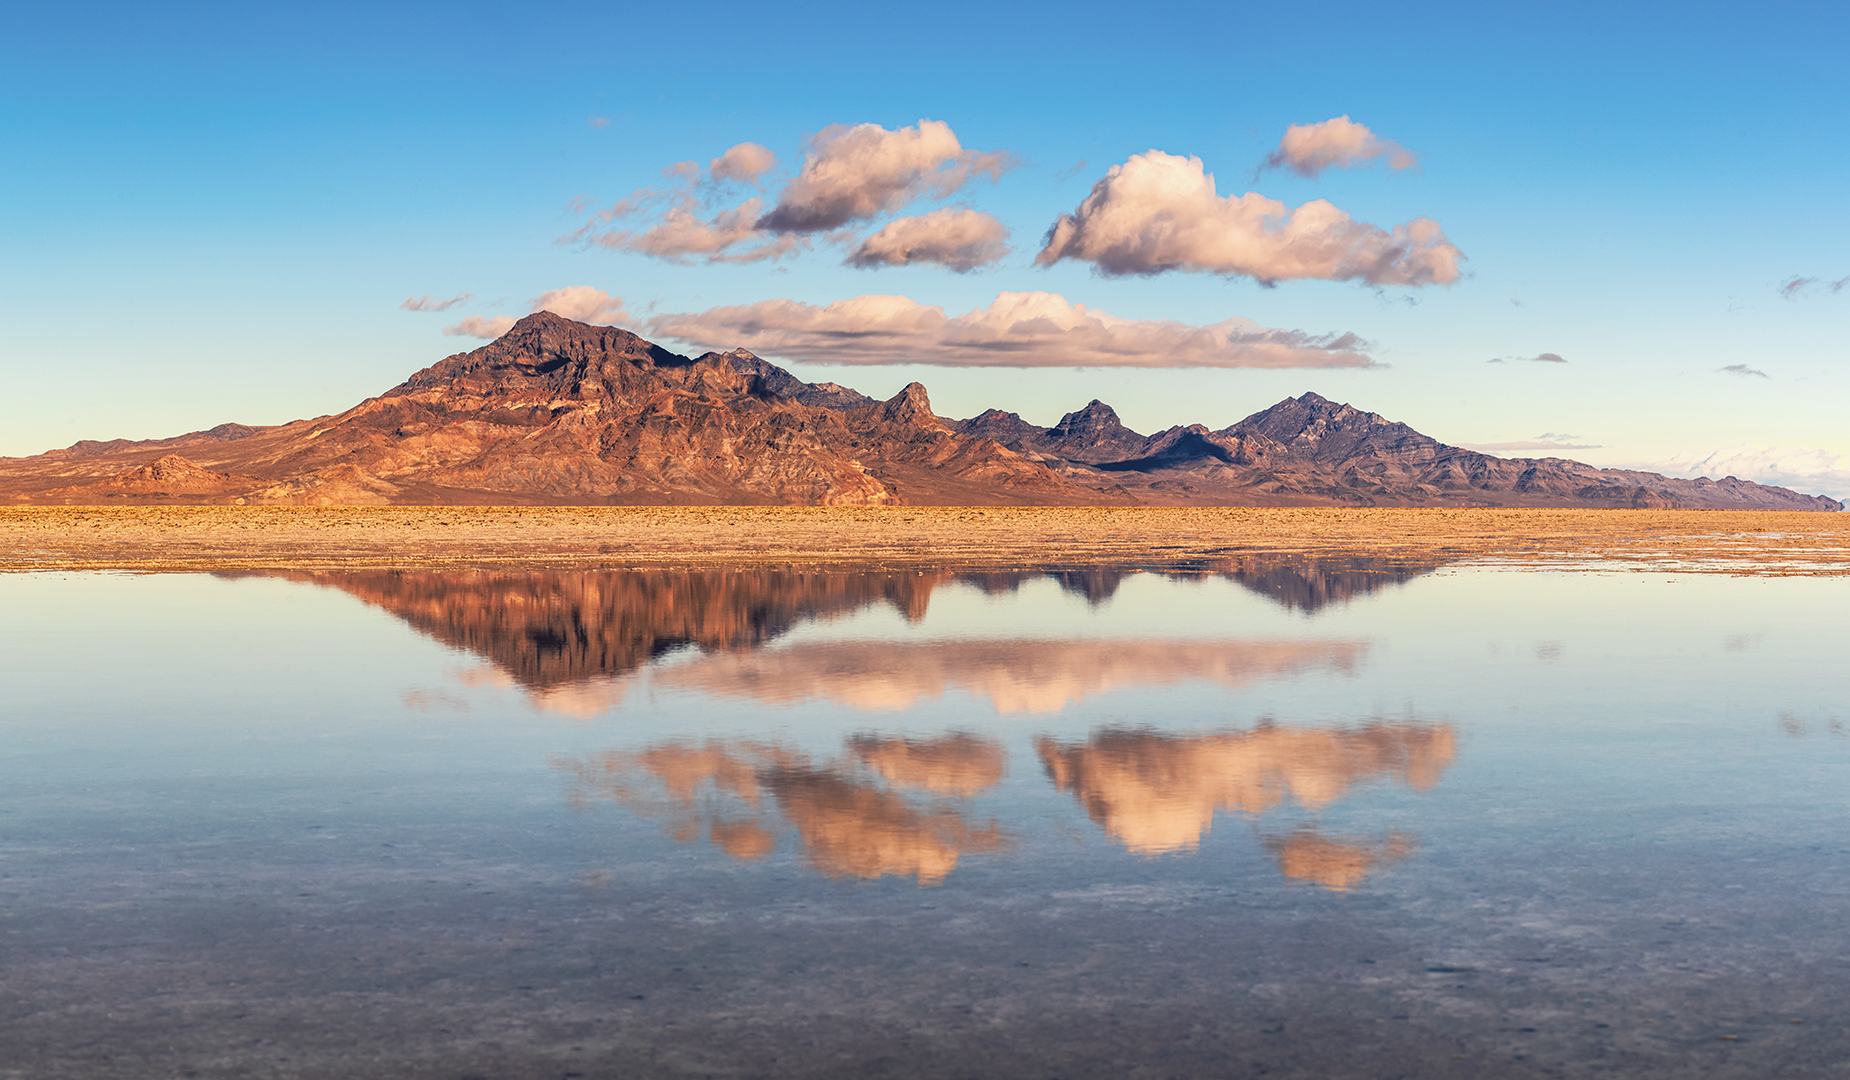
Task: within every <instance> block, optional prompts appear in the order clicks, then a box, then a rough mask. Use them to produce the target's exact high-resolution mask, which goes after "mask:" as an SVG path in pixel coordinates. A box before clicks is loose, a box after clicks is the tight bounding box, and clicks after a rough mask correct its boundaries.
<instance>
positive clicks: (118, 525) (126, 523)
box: [0, 506, 1850, 574]
mask: <svg viewBox="0 0 1850 1080" xmlns="http://www.w3.org/2000/svg"><path fill="white" fill-rule="evenodd" d="M1251 552H1271V553H1282V554H1295V555H1302V556H1305V557H1346V558H1357V557H1363V558H1369V559H1381V560H1388V561H1396V560H1415V561H1442V562H1467V563H1474V564H1482V565H1498V566H1507V567H1531V568H1552V569H1569V568H1573V567H1576V566H1584V565H1590V564H1592V563H1594V562H1598V563H1599V564H1600V565H1601V566H1602V567H1604V568H1606V569H1612V568H1615V567H1626V566H1629V567H1633V568H1637V569H1649V570H1668V569H1678V570H1684V571H1708V572H1725V573H1755V574H1842V573H1850V516H1846V515H1842V514H1822V513H1790V512H1773V511H1699V510H1450V509H1432V510H1425V509H1325V508H1314V509H1222V508H1213V509H1199V508H1148V507H1136V508H1118V507H1112V508H1103V507H1050V508H998V507H892V508H887V507H879V508H861V507H855V508H837V507H713V506H700V507H502V506H441V507H281V506H263V507H237V506H231V507H227V506H209V507H207V506H200V507H122V508H116V507H87V506H82V507H80V506H56V507H13V508H5V509H0V571H15V572H16V571H35V570H126V571H195V570H239V569H242V570H260V569H359V568H380V567H398V568H423V569H443V568H455V569H470V568H477V569H490V568H518V567H534V568H553V569H596V568H612V569H622V568H645V567H661V566H675V567H689V568H723V567H735V566H747V565H775V566H792V567H811V568H823V567H834V568H888V569H891V568H910V567H917V568H925V567H968V568H1001V567H1027V566H1035V567H1066V566H1073V567H1079V566H1101V565H1107V564H1111V565H1120V566H1122V565H1135V566H1148V567H1152V568H1164V567H1187V566H1191V565H1197V564H1202V563H1205V562H1212V561H1215V560H1220V559H1227V558H1234V557H1238V556H1239V555H1241V554H1242V553H1251Z"/></svg>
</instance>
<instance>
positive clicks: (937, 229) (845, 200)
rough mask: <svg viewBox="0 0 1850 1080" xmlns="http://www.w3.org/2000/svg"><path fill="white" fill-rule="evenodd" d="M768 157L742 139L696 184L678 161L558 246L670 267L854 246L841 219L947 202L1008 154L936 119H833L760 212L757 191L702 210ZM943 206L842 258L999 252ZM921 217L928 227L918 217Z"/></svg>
mask: <svg viewBox="0 0 1850 1080" xmlns="http://www.w3.org/2000/svg"><path fill="white" fill-rule="evenodd" d="M776 164H777V155H775V154H773V153H772V152H771V151H770V150H769V149H766V148H765V147H763V146H760V145H758V144H757V143H740V144H738V145H737V146H734V147H732V148H731V149H729V150H727V151H726V152H725V153H723V154H721V155H720V156H719V157H716V158H714V159H713V160H712V161H710V162H708V163H707V167H706V170H705V179H704V180H703V179H702V170H701V169H700V167H699V165H698V164H697V163H696V162H692V161H683V162H679V163H677V164H675V165H672V166H670V167H669V168H667V169H665V170H663V172H664V175H666V176H667V177H668V178H669V179H670V180H671V181H673V182H674V183H673V185H672V186H670V187H667V188H643V189H641V190H639V191H635V192H632V193H631V194H630V195H628V196H627V197H625V198H623V199H621V200H619V201H618V202H617V203H615V204H614V205H612V206H610V207H609V208H608V209H605V210H601V211H599V212H598V213H596V214H593V215H592V216H591V218H590V219H589V220H588V221H586V222H585V224H584V225H583V226H581V227H580V228H579V229H577V230H576V231H574V232H572V233H570V234H568V235H566V236H563V237H560V238H559V239H560V242H561V243H575V242H580V241H583V242H587V243H592V244H597V245H599V246H601V247H607V248H613V249H617V250H621V251H633V252H636V253H638V254H641V255H648V256H650V257H652V258H657V259H664V260H667V261H670V262H680V263H685V262H688V261H690V260H691V259H692V258H694V257H701V258H704V259H705V260H706V261H707V262H710V263H716V262H757V261H760V260H767V259H779V258H782V257H783V256H785V255H788V254H791V253H793V252H796V251H800V250H803V249H806V248H807V247H809V245H810V241H811V238H812V237H813V236H816V235H818V234H821V235H823V238H824V239H825V240H827V241H830V242H837V243H846V242H853V240H854V239H855V238H854V237H853V236H852V235H850V234H849V233H847V232H846V231H845V230H844V229H843V227H844V226H846V225H849V224H852V223H855V222H861V221H867V220H869V219H872V218H875V217H878V216H880V215H882V214H886V213H891V212H897V211H899V210H902V209H904V208H905V207H906V206H909V205H911V204H912V203H914V202H917V201H918V200H920V199H924V198H928V197H929V198H947V197H949V196H950V195H952V194H954V193H956V192H957V191H958V190H960V189H962V188H963V187H964V186H965V185H966V184H968V183H969V182H970V181H971V180H972V179H974V178H976V177H979V176H988V177H989V178H990V179H991V180H995V179H998V178H1000V176H1001V175H1002V173H1003V172H1004V171H1006V170H1007V169H1009V168H1012V167H1013V165H1014V160H1013V158H1011V157H1010V156H1009V155H1008V154H1006V153H990V152H985V151H980V150H966V149H964V147H963V145H962V144H961V143H960V142H958V140H957V135H956V133H954V132H953V131H951V127H950V125H949V124H946V123H944V122H942V121H937V120H921V121H919V122H918V125H917V126H916V127H907V128H900V129H898V130H896V131H888V130H887V129H886V128H883V127H881V126H880V125H878V124H855V125H852V126H847V125H840V124H837V125H835V126H833V127H830V128H827V129H826V130H824V131H823V132H821V133H820V134H818V135H817V136H815V137H814V138H813V139H811V140H810V142H809V149H808V152H807V153H805V155H804V157H803V165H802V168H801V169H800V170H799V171H798V173H797V175H796V176H795V177H794V178H793V179H791V180H790V181H789V182H788V183H786V184H785V185H784V186H783V187H782V189H780V190H779V191H778V192H777V193H776V195H775V197H774V198H772V199H770V200H768V204H769V209H767V208H766V207H767V199H766V198H765V197H763V196H753V197H752V198H749V199H746V200H745V201H744V202H742V203H739V204H738V205H736V206H733V207H731V208H729V209H724V210H720V211H718V212H717V213H714V212H713V211H712V209H711V205H710V204H711V203H712V201H713V200H714V199H715V197H716V193H717V191H718V190H719V189H720V188H722V187H723V186H725V185H728V184H751V185H753V186H757V187H762V186H763V184H762V181H763V178H764V176H765V174H766V173H767V172H769V171H770V170H771V169H772V168H773V167H775V165H776ZM656 207H665V208H664V209H660V211H659V213H657V214H656V215H655V219H654V221H653V222H651V223H645V224H644V226H643V227H641V228H636V229H611V230H609V231H606V232H599V231H598V230H599V229H600V228H601V227H602V226H604V225H605V224H607V223H609V222H611V221H614V220H616V219H618V218H626V217H631V216H634V215H636V214H638V213H641V212H642V211H644V210H647V209H651V208H656ZM950 213H951V212H949V211H939V212H934V214H927V215H924V218H922V219H917V220H914V221H913V223H912V224H910V225H907V224H906V223H905V222H904V221H900V222H894V223H892V225H890V226H889V227H888V230H889V231H890V230H893V229H894V228H895V227H898V231H897V232H889V231H883V233H882V234H881V236H880V237H875V238H869V239H868V240H867V241H865V242H863V247H862V249H861V250H857V251H856V252H855V253H854V254H852V255H850V256H849V262H850V263H851V264H852V265H856V266H894V265H902V264H905V263H909V262H931V263H940V264H942V265H946V266H950V267H952V268H953V269H969V268H970V267H973V266H977V265H983V264H984V263H985V262H990V261H994V258H996V257H999V256H998V255H995V254H993V253H994V252H995V251H996V250H997V244H999V243H1000V237H995V238H988V239H986V238H984V237H981V236H979V235H977V232H978V231H979V230H977V229H975V223H976V219H974V218H962V219H956V218H953V217H949V216H944V215H947V214H950ZM965 213H966V214H974V213H975V212H974V211H966V212H965ZM981 216H982V217H987V215H981ZM921 220H929V221H930V223H931V224H930V225H929V226H924V225H920V224H919V223H918V222H919V221H921ZM989 220H991V221H993V220H994V219H993V218H991V219H989ZM995 228H1000V225H999V223H998V224H997V225H996V226H995ZM958 230H961V231H958ZM991 231H992V232H993V230H991ZM1001 235H1002V236H1006V231H1004V232H1003V233H1002V234H1001ZM992 239H993V242H991V240H992ZM908 251H910V252H911V254H907V252H908ZM972 260H975V261H974V262H972Z"/></svg>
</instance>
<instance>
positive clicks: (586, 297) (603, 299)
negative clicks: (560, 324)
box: [533, 285, 630, 326]
mask: <svg viewBox="0 0 1850 1080" xmlns="http://www.w3.org/2000/svg"><path fill="white" fill-rule="evenodd" d="M533 310H535V311H550V312H552V313H553V314H554V315H561V316H564V317H565V318H567V319H574V320H576V321H578V322H581V323H590V324H591V325H592V326H615V325H617V324H618V323H623V322H628V321H629V317H630V314H629V312H627V311H625V310H623V298H622V297H621V296H612V295H610V294H609V293H607V292H605V291H604V290H602V289H594V288H592V287H591V286H589V285H567V286H566V287H565V288H563V289H549V290H547V291H546V292H543V293H541V294H539V295H538V296H536V297H534V298H533Z"/></svg>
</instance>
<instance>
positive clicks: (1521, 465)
mask: <svg viewBox="0 0 1850 1080" xmlns="http://www.w3.org/2000/svg"><path fill="white" fill-rule="evenodd" d="M0 499H4V500H6V501H9V502H13V503H40V504H70V503H78V504H129V505H160V504H172V503H298V504H323V505H326V504H368V503H370V504H388V503H408V504H445V503H474V504H508V503H518V504H570V505H583V504H603V503H608V504H618V505H625V504H627V505H636V504H716V503H719V504H796V505H895V504H896V505H1066V506H1073V505H1139V504H1142V505H1156V506H1182V505H1203V506H1214V505H1238V506H1562V507H1573V506H1583V507H1615V506H1618V507H1701V508H1717V509H1719V508H1754V509H1795V510H1796V509H1807V510H1839V509H1842V504H1841V503H1838V502H1837V501H1836V500H1833V499H1826V498H1822V497H1813V496H1805V495H1799V494H1797V493H1794V492H1791V491H1787V490H1785V489H1783V488H1773V487H1765V486H1762V485H1759V484H1752V483H1748V482H1745V481H1740V480H1736V479H1734V478H1732V477H1730V478H1728V479H1726V480H1721V481H1711V480H1707V479H1703V480H1673V479H1669V478H1666V477H1662V476H1658V475H1656V474H1653V473H1639V472H1626V471H1621V470H1612V469H1595V468H1593V467H1591V466H1588V465H1582V464H1580V463H1578V462H1573V461H1567V460H1565V459H1562V458H1543V459H1523V458H1515V459H1506V458H1496V457H1491V456H1489V455H1487V454H1481V453H1477V452H1474V451H1470V450H1464V449H1460V448H1458V447H1454V446H1447V445H1446V444H1444V443H1440V442H1438V441H1437V440H1434V439H1431V438H1429V437H1427V436H1425V435H1422V434H1420V433H1419V432H1416V431H1414V430H1412V429H1411V428H1409V427H1407V426H1406V425H1404V424H1398V423H1393V422H1391V421H1388V420H1385V419H1383V418H1382V417H1379V416H1377V415H1375V414H1374V413H1367V412H1362V411H1360V410H1357V409H1354V408H1352V407H1350V406H1348V405H1340V404H1337V403H1335V402H1332V401H1329V400H1327V399H1325V398H1322V397H1318V396H1317V395H1315V394H1305V395H1303V396H1302V397H1298V398H1287V399H1286V400H1285V401H1282V402H1280V403H1279V404H1277V405H1274V406H1273V407H1271V408H1270V409H1267V410H1265V411H1263V412H1260V413H1255V414H1254V415H1252V416H1249V417H1247V418H1246V419H1244V420H1241V421H1240V422H1239V423H1237V424H1234V425H1232V426H1230V427H1226V428H1222V429H1220V430H1211V429H1209V428H1207V427H1204V426H1202V425H1198V424H1197V425H1190V426H1186V427H1174V428H1170V429H1169V430H1167V431H1163V432H1158V433H1157V434H1155V435H1148V436H1146V435H1141V434H1138V433H1137V432H1135V431H1132V430H1131V429H1129V428H1127V427H1125V426H1124V424H1123V423H1122V421H1120V420H1119V418H1118V416H1117V414H1116V413H1115V412H1114V411H1113V410H1112V409H1111V407H1110V406H1108V405H1106V404H1104V403H1103V402H1099V401H1093V402H1091V403H1090V404H1088V405H1087V406H1086V407H1085V408H1083V409H1080V410H1078V411H1076V412H1072V413H1068V414H1067V415H1066V416H1065V417H1064V418H1062V419H1061V421H1060V423H1058V424H1056V425H1055V426H1053V427H1051V428H1042V427H1039V426H1037V425H1034V424H1030V423H1028V422H1026V421H1024V420H1022V419H1021V417H1019V416H1017V415H1015V414H1013V413H1005V412H999V411H997V410H993V409H992V410H990V411H988V412H985V413H983V414H981V415H980V416H977V417H974V418H972V419H970V420H964V421H949V420H945V419H943V418H941V417H938V416H937V415H935V414H934V413H933V412H932V408H931V402H930V399H929V398H928V397H927V395H926V392H925V388H924V387H923V386H921V385H919V384H918V383H913V384H911V385H909V386H907V387H906V388H905V389H904V390H901V391H900V392H899V393H898V394H896V395H895V396H894V397H893V398H891V399H890V400H887V401H876V400H874V399H872V398H869V397H867V396H866V395H864V394H861V393H858V392H857V391H854V390H851V389H849V388H847V387H844V386H840V385H837V384H835V383H806V382H804V381H802V380H801V379H798V378H796V377H795V376H794V375H792V374H790V373H789V372H788V371H785V370H784V369H782V368H780V367H777V366H776V365H774V364H771V363H769V362H767V361H765V360H763V359H760V358H759V357H756V356H754V355H752V354H751V353H749V352H746V351H744V350H735V351H732V352H724V353H720V352H710V353H706V354H704V355H702V356H699V357H694V358H689V357H685V356H681V355H678V354H676V353H673V352H670V351H669V350H667V349H664V348H662V347H661V346H659V345H656V344H654V343H652V342H648V341H645V340H643V339H642V338H640V337H637V336H636V335H635V334H632V333H630V332H628V331H626V330H621V329H618V328H616V327H603V326H587V325H585V324H583V323H577V322H573V321H571V320H569V319H564V318H561V317H559V316H557V315H554V314H552V313H550V312H539V313H536V314H533V315H529V316H527V317H526V318H524V319H522V320H520V321H519V322H518V323H516V324H515V325H514V327H513V328H512V329H511V330H509V331H508V332H507V334H505V335H503V336H502V337H501V338H498V339H497V340H495V341H493V342H490V343H489V344H487V345H485V346H483V347H481V348H479V349H475V350H473V351H471V352H466V353H458V354H456V355H454V356H450V357H447V358H445V359H443V360H441V361H439V362H438V363H436V364H434V365H432V366H430V367H428V368H425V369H424V370H422V371H419V372H417V373H416V374H414V375H412V376H411V377H410V378H408V379H406V380H405V381H404V382H403V383H401V384H399V385H398V386H396V387H393V388H392V389H390V390H388V391H386V392H385V393H384V394H381V395H379V396H378V397H376V398H368V399H367V400H365V401H362V402H361V403H359V404H358V405H355V406H354V407H353V408H351V409H348V410H347V411H345V412H343V413H340V414H338V415H335V416H324V417H317V418H315V419H312V420H297V421H293V422H291V423H288V424H281V425H277V426H274V427H251V426H247V425H242V424H221V425H219V426H218V427H215V428H211V429H209V430H206V431H197V432H191V433H189V434H186V435H180V436H176V437H174V438H170V439H158V440H147V441H141V442H130V441H127V440H114V441H111V442H96V441H84V442H79V443H76V444H74V445H72V446H70V447H68V448H66V449H63V450H53V451H50V452H48V453H44V454H40V455H37V456H35V457H28V458H4V459H0Z"/></svg>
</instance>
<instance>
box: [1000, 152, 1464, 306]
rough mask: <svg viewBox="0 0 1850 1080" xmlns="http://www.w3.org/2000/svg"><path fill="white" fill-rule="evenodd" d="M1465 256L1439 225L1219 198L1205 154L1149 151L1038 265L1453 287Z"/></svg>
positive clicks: (1090, 200)
mask: <svg viewBox="0 0 1850 1080" xmlns="http://www.w3.org/2000/svg"><path fill="white" fill-rule="evenodd" d="M1464 257H1465V256H1464V254H1463V253H1462V252H1460V251H1459V250H1458V248H1456V247H1455V246H1453V245H1452V244H1451V242H1450V241H1448V240H1446V238H1445V232H1444V231H1443V230H1442V229H1440V228H1439V224H1438V222H1435V221H1433V220H1432V219H1430V218H1415V219H1413V220H1412V221H1409V222H1407V223H1406V224H1404V225H1399V226H1396V227H1395V228H1394V229H1392V230H1391V231H1390V230H1386V229H1381V228H1377V227H1376V226H1373V225H1369V224H1366V223H1364V222H1359V221H1356V220H1354V219H1353V218H1351V217H1350V216H1349V215H1348V214H1346V213H1344V212H1343V211H1341V210H1339V209H1337V208H1336V207H1335V206H1333V205H1331V204H1330V203H1329V202H1327V201H1325V200H1323V199H1315V200H1312V201H1311V202H1307V203H1305V204H1304V205H1302V206H1299V207H1297V208H1296V209H1295V210H1294V209H1290V208H1287V207H1286V206H1285V204H1284V203H1282V202H1279V201H1278V200H1277V199H1268V198H1266V197H1265V196H1263V195H1260V194H1258V193H1257V192H1249V193H1247V194H1245V195H1240V196H1233V195H1229V196H1227V197H1225V198H1222V197H1221V196H1220V195H1218V194H1217V193H1216V192H1215V187H1214V177H1213V176H1212V175H1210V174H1209V173H1207V172H1206V171H1205V170H1204V169H1203V167H1202V164H1201V159H1200V158H1195V157H1178V156H1176V155H1174V154H1165V153H1163V152H1162V151H1160V150H1151V151H1149V152H1148V153H1144V154H1134V155H1132V156H1131V158H1130V160H1128V161H1126V162H1125V163H1124V164H1122V165H1113V166H1112V167H1111V170H1110V171H1109V172H1107V173H1106V174H1105V178H1104V179H1102V180H1100V181H1099V182H1098V183H1096V184H1094V185H1093V187H1092V193H1091V194H1090V195H1088V196H1086V199H1085V201H1084V202H1082V203H1080V204H1079V208H1078V209H1077V210H1075V211H1074V212H1073V213H1071V214H1063V215H1061V216H1060V219H1059V220H1058V221H1056V222H1054V225H1053V228H1051V229H1049V230H1048V232H1047V246H1046V247H1045V248H1043V249H1042V251H1041V253H1040V254H1039V255H1038V256H1036V257H1035V260H1034V261H1035V264H1036V265H1039V266H1051V265H1053V264H1054V263H1056V262H1059V261H1060V260H1062V259H1078V260H1082V261H1085V262H1090V263H1092V264H1094V265H1095V266H1096V267H1097V268H1098V269H1099V271H1100V272H1102V273H1105V274H1109V275H1114V276H1115V275H1124V274H1158V273H1163V272H1165V271H1170V270H1186V271H1197V272H1206V273H1214V274H1225V275H1229V276H1244V277H1251V278H1254V279H1256V280H1258V281H1260V282H1261V283H1264V284H1267V285H1271V284H1274V283H1276V282H1279V281H1286V280H1291V279H1295V278H1317V279H1323V280H1328V281H1352V280H1359V281H1365V282H1367V283H1368V284H1370V285H1450V284H1451V283H1453V282H1455V281H1457V280H1458V277H1459V269H1458V264H1459V261H1460V260H1462V259H1463V258H1464Z"/></svg>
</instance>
